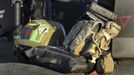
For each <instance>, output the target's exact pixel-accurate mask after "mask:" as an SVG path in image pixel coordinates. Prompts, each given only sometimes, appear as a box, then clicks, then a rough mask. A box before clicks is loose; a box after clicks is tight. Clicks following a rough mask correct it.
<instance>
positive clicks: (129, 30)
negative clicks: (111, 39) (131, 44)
mask: <svg viewBox="0 0 134 75" xmlns="http://www.w3.org/2000/svg"><path fill="white" fill-rule="evenodd" d="M133 8H134V0H116V2H115V13H116V14H118V15H119V16H131V17H132V18H131V19H130V21H129V23H128V24H127V26H126V27H125V28H124V29H122V31H121V33H120V35H119V36H118V37H134V10H133Z"/></svg>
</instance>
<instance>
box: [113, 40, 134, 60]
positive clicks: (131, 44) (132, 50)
mask: <svg viewBox="0 0 134 75" xmlns="http://www.w3.org/2000/svg"><path fill="white" fill-rule="evenodd" d="M112 55H113V57H114V58H134V39H133V38H115V39H114V40H113V45H112Z"/></svg>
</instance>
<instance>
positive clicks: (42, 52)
mask: <svg viewBox="0 0 134 75" xmlns="http://www.w3.org/2000/svg"><path fill="white" fill-rule="evenodd" d="M25 54H26V56H28V58H29V59H30V62H32V63H34V64H37V65H41V66H44V67H47V68H50V69H53V70H55V71H58V72H62V73H69V72H77V73H81V72H84V71H85V70H86V69H87V68H88V64H87V63H86V60H85V59H84V58H83V57H76V56H74V55H73V54H71V53H69V52H67V51H65V50H62V49H59V48H57V47H52V46H50V47H45V48H32V49H29V50H27V51H26V52H25Z"/></svg>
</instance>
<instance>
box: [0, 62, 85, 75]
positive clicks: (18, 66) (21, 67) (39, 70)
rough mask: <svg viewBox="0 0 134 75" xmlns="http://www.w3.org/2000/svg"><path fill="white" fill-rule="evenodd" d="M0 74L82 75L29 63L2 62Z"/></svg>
mask: <svg viewBox="0 0 134 75" xmlns="http://www.w3.org/2000/svg"><path fill="white" fill-rule="evenodd" d="M0 75H82V74H78V73H74V74H73V73H72V74H63V73H59V72H55V71H52V70H50V69H47V68H44V67H39V66H35V65H30V64H22V63H4V64H0Z"/></svg>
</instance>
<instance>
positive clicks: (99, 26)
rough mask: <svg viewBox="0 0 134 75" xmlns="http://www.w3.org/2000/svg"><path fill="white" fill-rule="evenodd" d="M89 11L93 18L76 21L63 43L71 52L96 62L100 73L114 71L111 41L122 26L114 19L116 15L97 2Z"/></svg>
mask: <svg viewBox="0 0 134 75" xmlns="http://www.w3.org/2000/svg"><path fill="white" fill-rule="evenodd" d="M99 11H104V12H105V13H102V12H99ZM87 13H88V15H89V17H90V18H91V19H90V20H89V21H80V22H78V23H76V25H75V26H74V27H73V28H72V30H71V31H70V33H69V34H68V35H67V38H65V40H64V42H63V45H64V46H65V48H66V49H67V50H68V51H70V52H71V53H73V54H75V55H78V56H84V57H85V58H86V59H88V60H90V62H91V63H94V64H95V65H96V71H97V72H98V73H100V74H102V73H110V72H113V70H114V63H113V59H112V56H111V50H110V43H111V39H112V38H114V37H116V36H117V35H118V34H119V31H120V30H121V28H120V26H119V25H118V24H117V23H116V22H115V21H113V20H115V18H116V15H114V13H113V12H111V11H109V10H107V9H105V8H103V7H101V6H99V5H97V4H96V3H92V5H91V6H90V12H89V11H88V12H87ZM103 20H105V21H103ZM107 62H110V63H107ZM109 65H111V66H109Z"/></svg>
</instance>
